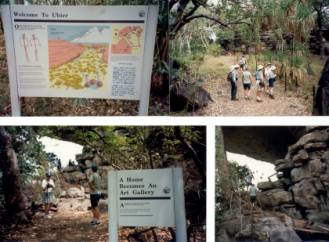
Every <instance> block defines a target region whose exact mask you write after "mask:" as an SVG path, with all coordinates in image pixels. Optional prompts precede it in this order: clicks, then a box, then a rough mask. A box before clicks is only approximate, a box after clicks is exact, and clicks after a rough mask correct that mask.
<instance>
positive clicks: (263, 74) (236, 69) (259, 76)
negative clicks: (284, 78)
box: [227, 55, 276, 102]
mask: <svg viewBox="0 0 329 242" xmlns="http://www.w3.org/2000/svg"><path fill="white" fill-rule="evenodd" d="M275 70H276V67H275V66H274V65H272V64H271V63H267V64H266V65H265V68H264V66H263V65H258V66H257V70H256V72H255V73H254V77H255V80H256V88H257V90H256V101H257V102H262V101H263V100H262V96H263V93H265V89H266V92H267V93H268V94H269V97H270V98H272V99H274V83H275V81H276V74H275ZM241 72H242V73H241ZM240 74H241V80H242V84H243V89H244V98H245V99H246V100H251V86H252V76H253V75H252V74H251V72H250V71H249V68H248V65H247V58H246V57H245V56H244V55H243V56H242V57H241V59H240V61H239V64H236V65H233V66H231V70H230V72H229V74H228V76H227V80H228V81H229V82H230V83H231V100H232V101H236V100H238V98H237V90H238V88H237V85H238V80H239V78H240Z"/></svg>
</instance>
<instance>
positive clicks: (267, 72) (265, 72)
mask: <svg viewBox="0 0 329 242" xmlns="http://www.w3.org/2000/svg"><path fill="white" fill-rule="evenodd" d="M271 67H272V64H271V63H267V64H266V67H265V69H264V76H265V82H266V85H267V87H268V86H269V82H268V81H269V79H270V76H269V74H270V73H269V72H270V70H271ZM266 91H267V90H266Z"/></svg>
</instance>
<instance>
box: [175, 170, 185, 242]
mask: <svg viewBox="0 0 329 242" xmlns="http://www.w3.org/2000/svg"><path fill="white" fill-rule="evenodd" d="M173 184H174V205H175V210H174V211H175V223H176V241H182V242H187V234H186V216H185V209H182V208H185V198H184V181H183V169H182V168H173Z"/></svg>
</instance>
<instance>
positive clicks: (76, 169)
mask: <svg viewBox="0 0 329 242" xmlns="http://www.w3.org/2000/svg"><path fill="white" fill-rule="evenodd" d="M78 170H79V167H78V166H67V167H64V169H63V170H62V172H67V173H70V172H74V171H78Z"/></svg>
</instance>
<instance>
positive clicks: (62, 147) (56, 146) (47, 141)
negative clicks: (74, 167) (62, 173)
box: [39, 136, 83, 167]
mask: <svg viewBox="0 0 329 242" xmlns="http://www.w3.org/2000/svg"><path fill="white" fill-rule="evenodd" d="M39 140H40V141H41V143H42V144H43V145H44V146H45V151H46V152H52V153H54V154H56V155H57V157H58V158H59V159H60V160H61V163H62V167H65V166H67V164H68V163H69V160H70V159H71V160H73V161H75V155H76V154H81V153H82V148H83V146H81V145H78V144H75V143H72V142H67V141H62V140H58V139H53V138H49V137H45V136H44V137H41V138H40V139H39Z"/></svg>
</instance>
